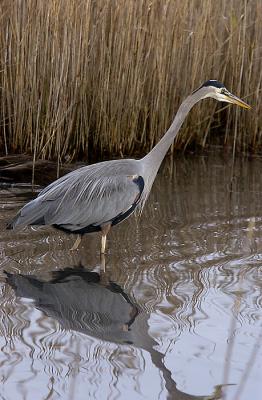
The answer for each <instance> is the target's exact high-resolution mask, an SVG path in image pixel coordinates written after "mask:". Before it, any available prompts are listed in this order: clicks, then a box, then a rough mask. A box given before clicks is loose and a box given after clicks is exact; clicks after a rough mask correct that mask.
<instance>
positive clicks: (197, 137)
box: [0, 0, 262, 161]
mask: <svg viewBox="0 0 262 400" xmlns="http://www.w3.org/2000/svg"><path fill="white" fill-rule="evenodd" d="M261 19H262V2H261V1H260V0H253V1H248V0H242V1H240V0H216V1H213V0H204V1H202V0H201V1H200V0H199V1H198V0H194V1H192V0H185V1H178V0H177V1H176V0H150V1H149V0H139V1H135V0H46V1H43V0H24V1H19V0H2V1H1V3H0V23H1V25H0V50H1V52H0V63H1V65H0V87H1V90H0V120H1V128H0V129H1V137H0V146H1V151H2V153H14V152H25V151H26V152H28V153H31V154H32V155H33V157H34V158H55V159H58V160H59V161H63V160H71V159H76V158H88V157H90V156H91V157H92V156H93V155H94V157H96V158H101V157H105V156H106V155H108V154H110V155H114V154H118V155H123V154H124V155H131V154H134V153H139V154H143V153H145V152H146V151H148V150H149V149H150V148H151V147H152V146H153V145H154V144H155V143H156V141H158V139H159V138H160V137H161V136H162V134H163V133H164V132H165V130H166V128H167V127H168V126H169V124H170V122H171V120H172V119H173V117H174V114H175V112H176V110H177V107H178V105H179V103H180V102H181V101H182V100H183V99H184V98H185V96H186V95H187V94H189V93H190V92H191V91H192V90H193V89H194V88H196V87H197V86H198V85H199V84H200V83H202V81H204V80H207V79H219V80H221V81H223V82H224V83H225V84H226V86H227V87H228V89H231V90H232V91H233V92H234V93H235V94H237V95H240V96H242V97H243V98H245V99H246V100H247V101H248V102H249V103H250V104H252V105H253V110H252V111H251V112H242V111H241V110H239V109H237V108H236V107H230V108H228V109H226V110H222V111H221V105H219V106H218V105H217V103H215V102H214V101H212V100H206V101H205V103H204V102H203V103H202V104H200V105H197V106H196V107H195V109H194V111H193V112H192V113H191V114H190V116H189V118H188V119H187V122H186V124H185V125H184V127H183V130H182V132H181V135H180V136H179V138H178V140H177V141H176V144H175V146H176V147H177V148H180V149H184V148H185V147H186V146H188V144H190V143H196V144H200V145H201V146H205V145H206V144H208V143H210V141H212V140H213V139H214V138H216V140H217V141H218V142H220V143H225V144H228V145H230V146H233V148H234V150H241V151H243V150H244V151H247V150H251V151H258V150H260V149H261V145H262V137H261V136H262V131H261V127H262V117H261V115H260V114H259V112H258V110H259V109H260V108H261V106H262V104H261V103H262V100H261V96H260V86H261V81H262V59H261V54H262V52H261V43H262V30H261ZM218 110H220V111H219V112H218ZM240 114H241V118H240ZM218 127H219V129H217V128H218ZM210 128H213V129H211V130H210ZM214 132H215V133H214Z"/></svg>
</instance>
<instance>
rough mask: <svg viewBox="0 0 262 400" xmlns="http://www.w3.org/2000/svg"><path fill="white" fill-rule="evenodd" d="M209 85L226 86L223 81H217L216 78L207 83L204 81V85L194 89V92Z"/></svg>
mask: <svg viewBox="0 0 262 400" xmlns="http://www.w3.org/2000/svg"><path fill="white" fill-rule="evenodd" d="M208 86H213V87H216V88H224V87H225V85H224V84H223V83H222V82H219V81H216V80H215V79H210V80H209V81H206V82H205V83H203V85H201V86H199V88H198V89H196V90H194V92H193V93H196V92H197V91H198V90H199V89H201V88H202V87H208Z"/></svg>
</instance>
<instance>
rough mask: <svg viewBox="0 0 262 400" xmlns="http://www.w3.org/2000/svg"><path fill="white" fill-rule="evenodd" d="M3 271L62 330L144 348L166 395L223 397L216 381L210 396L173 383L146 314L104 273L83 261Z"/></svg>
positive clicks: (178, 399)
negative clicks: (46, 272) (36, 271)
mask: <svg viewBox="0 0 262 400" xmlns="http://www.w3.org/2000/svg"><path fill="white" fill-rule="evenodd" d="M5 274H6V276H7V278H6V281H7V283H8V284H9V285H10V286H12V288H13V289H14V291H15V294H16V296H18V297H24V298H28V299H32V300H34V304H35V307H36V308H37V309H39V310H40V311H42V312H43V313H44V314H45V315H47V316H49V317H51V318H53V319H55V320H57V321H58V322H59V324H60V325H61V327H62V328H64V329H65V330H73V331H77V332H81V333H83V334H86V335H89V336H92V337H96V338H98V339H102V340H104V341H109V342H113V343H119V344H122V345H133V346H135V347H137V348H140V349H143V350H146V351H148V352H149V354H150V356H151V359H152V362H153V364H154V365H155V366H156V368H157V369H158V370H159V371H161V373H162V376H163V379H164V383H165V386H166V389H167V391H168V398H169V399H176V400H195V399H199V400H207V399H209V400H212V399H214V400H215V399H219V398H221V397H220V395H221V390H222V387H223V386H222V385H217V386H216V388H215V391H214V393H213V394H212V395H209V396H194V395H189V394H187V393H184V392H182V391H180V390H178V389H177V387H176V383H175V382H174V380H173V379H172V375H171V372H170V371H169V370H168V369H167V368H166V366H165V364H164V356H163V355H162V354H161V353H159V352H158V351H157V350H155V346H156V345H157V344H158V343H157V342H156V341H155V340H154V339H153V338H152V337H151V336H150V335H149V332H148V331H149V322H148V320H149V317H150V314H147V313H145V312H143V311H142V310H141V308H140V307H139V306H138V305H137V304H136V302H135V301H134V299H132V298H131V296H129V295H128V294H127V293H125V291H124V290H123V289H122V288H121V286H120V285H118V284H116V283H114V282H111V281H110V280H109V279H108V277H107V275H104V274H102V275H101V274H98V273H96V272H90V271H88V270H86V269H84V268H83V267H81V266H80V267H74V268H66V269H64V270H60V271H54V272H52V279H51V280H49V281H43V280H40V279H38V278H36V277H34V276H32V275H30V276H26V275H22V274H11V273H8V272H5Z"/></svg>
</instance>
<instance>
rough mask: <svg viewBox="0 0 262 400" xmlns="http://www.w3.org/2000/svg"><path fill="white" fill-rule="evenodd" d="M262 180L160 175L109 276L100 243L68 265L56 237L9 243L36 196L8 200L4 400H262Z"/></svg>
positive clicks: (211, 164)
mask: <svg viewBox="0 0 262 400" xmlns="http://www.w3.org/2000/svg"><path fill="white" fill-rule="evenodd" d="M261 167H262V160H261V159H253V160H252V161H249V160H244V159H239V160H236V162H235V164H234V165H233V166H232V162H231V160H230V159H229V160H228V159H226V158H223V157H221V156H214V155H209V156H201V157H193V156H190V157H189V156H188V157H187V158H178V159H177V160H176V162H175V164H174V170H173V174H172V176H171V175H170V171H169V169H168V168H167V167H166V168H163V170H162V171H161V173H160V174H159V176H158V177H157V180H156V182H155V185H154V187H153V191H152V193H151V195H150V198H149V201H148V203H147V205H146V207H145V209H144V212H143V216H142V217H141V218H140V219H137V218H136V217H135V216H133V217H131V218H129V220H128V221H126V222H124V223H123V224H120V225H119V226H118V227H115V229H114V230H113V231H112V232H111V234H110V238H109V251H108V254H107V256H106V261H105V262H106V271H105V272H103V271H102V270H100V257H99V246H100V238H99V236H97V235H89V236H86V238H85V239H84V241H83V243H82V245H81V247H80V250H79V251H76V252H74V253H72V252H70V251H69V249H70V247H71V246H72V244H73V241H74V239H73V238H72V237H69V236H65V235H63V234H62V233H61V232H57V231H54V230H53V229H49V228H38V229H35V228H26V229H24V230H22V231H20V232H12V231H11V232H10V231H5V224H6V222H7V221H8V219H10V217H11V216H13V215H14V214H15V212H16V210H17V209H18V208H19V207H20V206H22V204H24V202H25V201H27V200H28V199H29V198H30V196H31V193H30V190H29V189H26V187H21V188H3V189H2V190H1V192H0V224H1V231H0V232H1V237H0V239H1V241H0V252H1V270H0V288H1V289H0V290H1V306H0V346H1V353H0V366H1V368H0V382H1V386H0V398H1V399H5V400H9V399H12V400H13V399H34V400H35V399H76V400H81V399H85V400H86V399H99V400H100V399H102V400H103V399H132V400H136V399H150V400H152V399H166V398H172V399H178V400H181V399H188V400H190V399H196V398H198V399H203V400H204V399H206V400H207V399H220V398H225V399H227V400H239V399H240V400H259V399H261V392H262V349H261V344H262V311H261V307H262V296H261V288H262V267H261V264H262V241H261V232H262V229H261V228H262V217H261V215H262V206H261V195H262V176H261V170H262V168H261ZM4 271H6V273H5V272H4Z"/></svg>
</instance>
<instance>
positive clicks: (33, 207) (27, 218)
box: [6, 198, 45, 229]
mask: <svg viewBox="0 0 262 400" xmlns="http://www.w3.org/2000/svg"><path fill="white" fill-rule="evenodd" d="M44 214H45V207H43V206H42V207H41V204H39V199H38V198H36V199H34V200H32V201H30V202H29V203H27V204H26V205H25V206H24V207H23V208H22V209H21V210H20V211H19V212H18V213H17V214H16V216H15V217H14V218H13V219H12V220H11V221H10V222H9V223H8V224H7V226H6V229H14V228H16V227H17V226H20V227H23V226H27V225H45V219H44Z"/></svg>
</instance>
